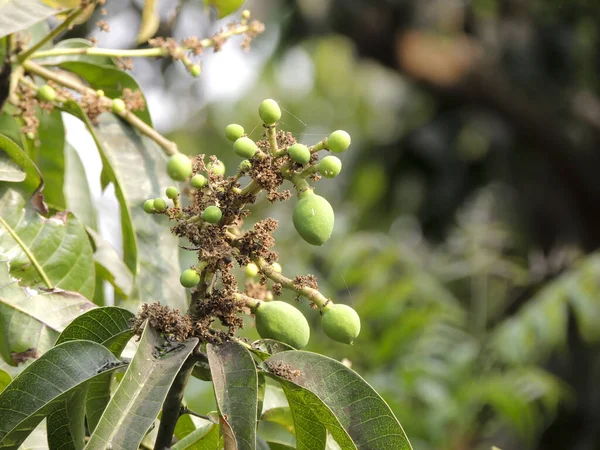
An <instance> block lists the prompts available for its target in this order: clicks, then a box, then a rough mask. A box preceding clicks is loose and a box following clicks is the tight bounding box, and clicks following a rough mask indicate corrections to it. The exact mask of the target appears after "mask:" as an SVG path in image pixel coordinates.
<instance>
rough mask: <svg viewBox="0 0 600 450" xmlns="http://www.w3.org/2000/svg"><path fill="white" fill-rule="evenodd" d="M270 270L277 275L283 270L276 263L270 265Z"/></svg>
mask: <svg viewBox="0 0 600 450" xmlns="http://www.w3.org/2000/svg"><path fill="white" fill-rule="evenodd" d="M271 269H273V271H274V272H277V273H281V272H283V268H282V267H281V264H279V263H278V262H277V261H275V262H274V263H273V264H271Z"/></svg>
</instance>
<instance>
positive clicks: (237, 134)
mask: <svg viewBox="0 0 600 450" xmlns="http://www.w3.org/2000/svg"><path fill="white" fill-rule="evenodd" d="M243 135H244V127H243V126H241V125H238V124H237V123H230V124H229V125H227V126H226V127H225V136H227V139H229V140H230V141H231V142H235V141H237V140H238V139H239V138H241V137H242V136H243Z"/></svg>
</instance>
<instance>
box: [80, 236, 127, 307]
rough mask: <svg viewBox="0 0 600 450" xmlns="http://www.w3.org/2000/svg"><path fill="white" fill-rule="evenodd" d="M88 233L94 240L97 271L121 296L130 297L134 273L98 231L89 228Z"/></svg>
mask: <svg viewBox="0 0 600 450" xmlns="http://www.w3.org/2000/svg"><path fill="white" fill-rule="evenodd" d="M87 232H88V234H89V235H90V237H91V238H92V240H93V242H94V247H95V248H96V250H95V251H94V261H95V263H96V273H97V274H98V276H100V277H101V278H102V279H103V280H106V281H108V282H109V283H110V284H112V285H113V286H114V288H115V291H116V292H117V293H118V294H119V295H120V296H121V297H124V298H126V297H129V295H131V291H132V290H133V274H132V273H131V270H129V267H127V266H126V265H125V263H124V262H123V260H122V259H121V257H120V256H119V254H118V253H117V251H116V250H115V249H114V247H113V246H112V245H111V244H110V243H109V242H108V241H106V240H104V239H103V238H102V236H100V234H99V233H96V232H95V231H94V230H91V229H89V228H88V230H87Z"/></svg>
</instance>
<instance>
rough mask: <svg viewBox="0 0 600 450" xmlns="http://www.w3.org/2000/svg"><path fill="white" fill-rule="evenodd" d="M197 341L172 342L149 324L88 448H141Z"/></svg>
mask: <svg viewBox="0 0 600 450" xmlns="http://www.w3.org/2000/svg"><path fill="white" fill-rule="evenodd" d="M197 343H198V339H196V338H193V339H190V340H188V341H186V342H185V343H181V344H176V343H175V344H169V343H167V342H166V341H165V339H164V338H163V337H161V335H160V334H159V333H158V332H157V331H156V330H154V328H152V327H151V326H149V325H146V327H145V328H144V332H143V333H142V337H141V340H140V343H139V346H138V349H137V351H136V353H135V356H134V357H133V359H132V361H131V363H130V364H129V367H128V368H127V372H126V373H125V375H124V376H123V379H122V381H121V383H120V384H119V387H118V388H117V390H116V392H115V394H114V395H113V397H112V398H111V400H110V402H109V404H108V406H107V407H106V409H105V410H104V413H103V414H102V417H101V419H100V422H99V423H98V426H97V427H96V429H95V430H94V432H93V433H92V435H91V437H90V440H89V442H88V444H87V445H86V447H85V448H86V449H87V450H94V449H102V450H104V449H106V448H107V447H108V446H110V447H111V448H112V449H113V450H119V449H123V450H125V449H137V448H138V446H139V444H140V442H142V439H143V438H144V435H145V434H146V432H147V431H148V429H149V428H150V426H151V425H152V423H153V422H154V419H156V417H157V416H158V413H159V411H160V408H161V406H162V404H163V402H164V400H165V397H166V396H167V392H168V391H169V388H170V387H171V384H172V383H173V380H174V379H175V376H176V375H177V372H179V369H180V368H181V366H182V365H183V363H184V361H185V360H186V358H187V357H188V356H189V354H190V353H191V352H192V350H193V349H194V347H195V346H196V344H197Z"/></svg>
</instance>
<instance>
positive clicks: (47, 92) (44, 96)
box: [37, 84, 56, 102]
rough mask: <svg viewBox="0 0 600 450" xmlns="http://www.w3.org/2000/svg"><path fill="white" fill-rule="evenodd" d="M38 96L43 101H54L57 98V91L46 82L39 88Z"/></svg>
mask: <svg viewBox="0 0 600 450" xmlns="http://www.w3.org/2000/svg"><path fill="white" fill-rule="evenodd" d="M37 97H38V98H39V99H40V100H41V101H43V102H53V101H54V100H56V91H55V90H54V89H53V88H52V87H51V86H48V85H47V84H44V85H43V86H40V88H39V89H38V91H37Z"/></svg>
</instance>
